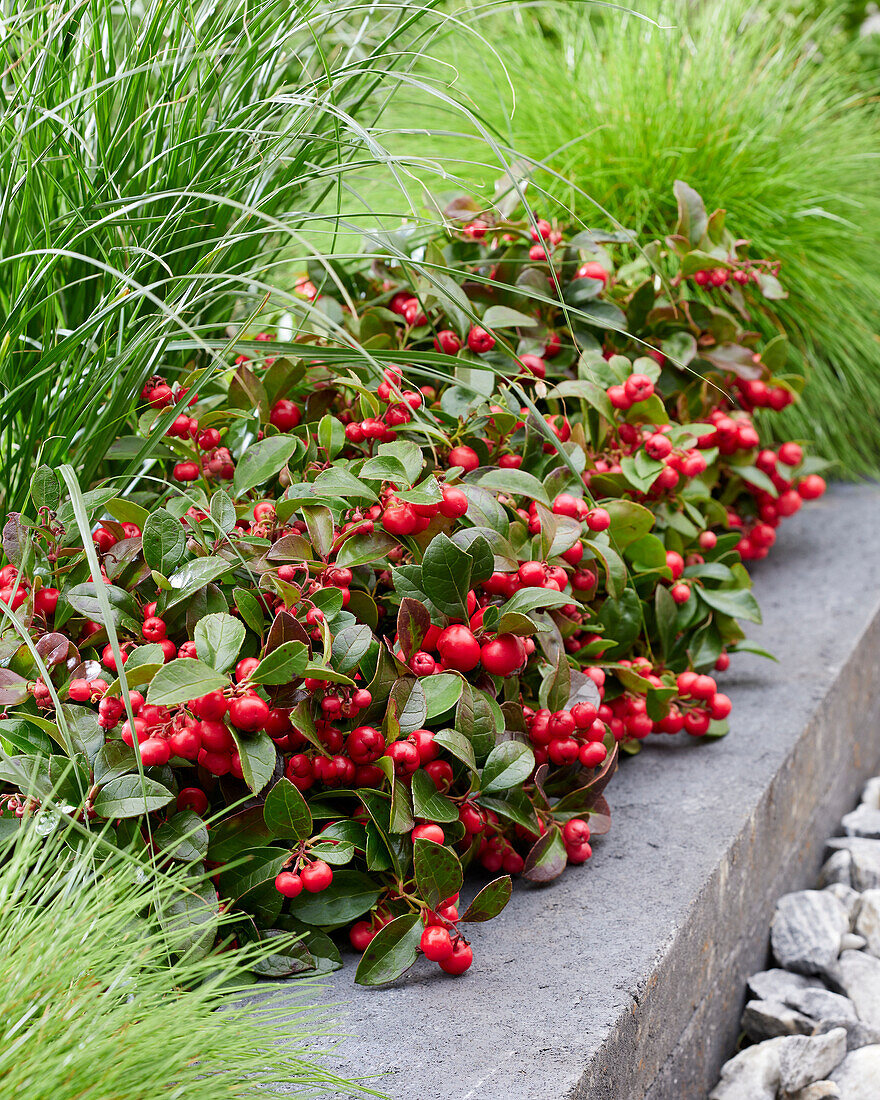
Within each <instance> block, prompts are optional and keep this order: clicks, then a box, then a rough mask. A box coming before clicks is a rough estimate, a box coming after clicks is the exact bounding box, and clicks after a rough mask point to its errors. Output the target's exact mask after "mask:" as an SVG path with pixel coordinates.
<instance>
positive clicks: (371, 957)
mask: <svg viewBox="0 0 880 1100" xmlns="http://www.w3.org/2000/svg"><path fill="white" fill-rule="evenodd" d="M423 927H424V926H423V924H422V920H421V917H420V916H419V914H418V913H404V915H403V916H401V917H395V918H394V920H392V921H389V922H388V924H386V925H385V926H384V927H383V928H381V929H380V930H379V932H378V933H377V934H376V935H375V936H374V937H373V939H372V940H371V941H370V943H369V944H368V946H367V949H366V951H364V953H363V955H362V957H361V960H360V962H359V963H358V968H357V970H356V971H355V976H354V980H355V981H356V982H357V984H358V985H382V984H383V983H384V982H393V981H394V980H395V978H399V977H400V976H401V975H402V974H405V973H406V971H407V970H409V968H410V967H411V966H412V965H413V963H414V962H415V961H416V959H417V958H418V954H419V952H418V947H419V941H420V940H421V938H422V930H423Z"/></svg>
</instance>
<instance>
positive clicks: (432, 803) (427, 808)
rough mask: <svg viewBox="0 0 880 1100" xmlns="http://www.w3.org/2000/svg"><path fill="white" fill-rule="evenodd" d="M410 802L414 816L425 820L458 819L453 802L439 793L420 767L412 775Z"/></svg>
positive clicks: (442, 821)
mask: <svg viewBox="0 0 880 1100" xmlns="http://www.w3.org/2000/svg"><path fill="white" fill-rule="evenodd" d="M412 803H413V813H414V814H415V816H416V817H420V818H423V819H424V820H425V821H436V822H440V823H446V822H450V821H458V809H457V807H456V805H455V803H454V802H453V801H452V800H451V799H449V798H447V797H446V796H445V795H442V794H440V792H439V791H438V790H437V788H436V787H435V786H434V781H433V780H432V779H431V777H430V776H429V775H428V773H427V772H426V771H424V769H422V768H419V770H418V771H417V772H416V773H415V774H414V775H413V777H412Z"/></svg>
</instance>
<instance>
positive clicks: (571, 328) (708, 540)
mask: <svg viewBox="0 0 880 1100" xmlns="http://www.w3.org/2000/svg"><path fill="white" fill-rule="evenodd" d="M677 192H678V199H679V222H678V225H677V226H676V227H675V230H674V232H673V234H672V235H670V236H669V237H668V238H667V239H666V241H664V242H656V243H654V244H652V245H650V246H648V247H647V248H645V249H644V250H639V249H636V248H635V247H634V246H633V243H632V242H631V241H629V240H628V238H627V237H626V235H625V234H619V235H617V236H608V235H605V236H601V235H598V234H595V233H591V232H578V233H574V234H571V233H569V232H568V231H567V230H566V229H565V227H563V226H559V225H555V224H551V223H549V222H545V221H535V220H534V219H531V218H528V219H527V218H524V217H522V215H521V214H517V210H516V206H515V196H514V199H513V200H511V201H508V199H506V198H501V199H499V201H498V203H497V205H496V206H495V207H494V208H493V209H492V210H491V211H486V210H478V209H475V208H474V207H473V204H472V203H470V202H469V201H468V200H461V201H457V202H455V203H453V204H452V205H451V206H450V207H449V208H448V209H447V211H446V214H447V218H448V220H449V224H450V225H451V226H452V228H451V229H450V230H449V231H448V232H446V233H443V234H440V233H438V232H437V231H436V230H432V231H430V232H428V231H412V232H408V233H406V234H401V235H399V236H398V237H396V238H395V245H394V249H393V250H388V252H387V253H386V254H384V255H383V256H382V257H381V258H379V257H378V255H376V256H374V257H373V258H372V259H371V258H370V257H369V256H366V257H365V259H364V261H363V263H360V264H353V265H351V266H349V267H347V268H339V269H336V270H334V272H333V278H332V280H330V281H328V280H327V273H326V271H322V270H319V269H317V268H316V270H315V271H313V272H309V275H308V276H303V278H302V279H301V280H300V282H299V284H298V287H299V293H300V295H301V298H302V302H303V309H304V313H307V314H308V316H309V318H310V326H309V329H308V332H306V330H305V328H303V331H302V332H301V333H300V334H299V335H298V336H297V337H296V338H293V339H288V340H287V341H286V342H282V341H280V340H273V339H272V337H271V336H269V335H267V334H260V335H259V336H257V337H256V338H254V339H248V340H242V341H240V342H239V344H238V345H237V346H236V349H235V352H234V353H233V356H234V362H231V363H228V365H227V366H226V367H225V368H224V369H223V370H219V371H218V370H217V369H216V367H215V366H213V365H212V364H211V362H210V361H207V360H206V361H204V362H202V361H200V359H199V357H198V356H196V357H195V358H190V359H186V357H185V354H183V353H182V354H180V356H179V358H180V363H179V364H178V365H177V366H176V367H174V366H172V365H171V364H169V366H168V368H167V370H165V371H164V372H163V373H162V374H161V375H156V376H154V377H152V378H150V379H149V381H148V382H147V383H146V385H145V387H144V389H143V394H142V403H141V405H140V406H139V407H138V408H137V409H136V410H133V411H132V414H131V417H130V421H129V423H128V424H126V425H125V426H124V428H123V430H122V432H121V433H120V436H119V439H118V441H117V443H116V444H115V445H114V447H113V448H112V450H111V452H110V454H109V455H108V456H107V460H106V463H105V470H104V473H105V475H106V477H105V479H104V480H103V481H101V482H99V483H96V484H94V485H92V486H89V487H87V489H85V491H81V490H80V488H79V487H78V485H77V482H76V479H75V477H74V474H73V471H72V469H70V468H67V467H63V468H62V469H61V470H60V471H57V472H56V471H55V470H53V469H49V468H48V467H41V468H40V469H39V470H37V472H36V474H35V476H34V479H33V484H32V506H31V507H30V508H29V510H28V512H27V513H26V514H13V515H11V516H9V517H8V519H7V522H6V525H5V528H4V531H3V548H4V551H5V555H6V559H7V562H8V564H6V565H5V566H4V567H3V569H2V571H0V585H2V589H0V600H2V604H3V609H4V611H5V613H6V614H5V620H4V624H3V629H2V635H0V656H2V668H0V703H2V705H3V707H4V708H5V710H4V714H3V718H2V720H0V746H2V760H0V778H2V780H3V781H4V782H5V783H6V784H7V785H8V786H7V792H8V793H7V795H5V796H3V797H4V804H5V810H4V817H5V818H6V819H8V820H13V821H14V820H28V817H29V814H30V813H31V811H32V810H33V809H34V808H35V807H36V806H38V805H39V804H40V803H41V802H44V801H47V800H49V799H50V798H53V799H55V801H56V802H58V803H59V804H60V806H61V808H62V811H63V812H64V813H66V814H69V815H72V816H74V817H78V818H80V819H81V820H83V821H92V820H94V821H96V822H97V823H99V824H103V823H104V822H107V821H109V822H111V823H113V824H114V825H115V828H116V832H117V837H118V840H119V842H120V843H121V844H123V845H135V846H143V845H147V846H149V848H150V849H151V851H152V852H153V853H154V855H155V858H156V859H158V860H159V861H160V863H161V862H165V861H178V862H183V863H190V862H191V861H193V860H196V861H200V860H204V861H205V862H206V866H207V868H208V869H209V870H210V871H211V872H212V874H213V879H212V881H213V883H214V886H215V887H216V891H215V890H214V889H207V890H205V889H203V888H200V890H199V893H198V899H199V904H198V905H194V906H193V907H192V911H191V913H190V915H191V917H192V920H193V922H194V923H195V924H198V925H202V924H203V923H204V921H205V919H206V911H207V912H208V913H210V911H213V910H216V909H217V908H218V907H219V906H221V905H222V906H223V908H224V911H225V910H230V909H231V910H232V911H234V912H235V913H237V914H239V915H240V920H239V921H238V923H237V924H236V926H235V927H236V929H237V934H238V936H239V937H240V938H241V939H248V940H250V941H252V940H253V938H254V936H257V937H266V936H270V937H271V936H274V935H277V934H278V933H279V931H286V932H291V931H294V932H299V933H301V934H302V936H303V939H302V940H301V942H300V944H299V946H298V949H297V950H295V951H291V952H289V953H288V954H287V955H285V956H284V959H283V960H282V961H281V962H280V963H279V967H280V969H281V970H282V971H284V972H286V973H314V972H315V971H316V970H317V971H322V970H327V969H330V968H333V967H336V966H338V965H339V961H340V954H339V943H340V938H341V937H343V936H347V938H348V940H349V941H350V943H351V944H352V945H353V946H354V947H355V948H356V949H357V950H358V951H360V952H362V957H361V961H360V964H359V966H358V968H357V974H356V980H357V981H358V982H360V983H363V984H367V985H372V984H379V983H382V982H387V981H390V980H393V979H395V978H397V977H399V976H400V975H401V974H403V973H404V972H405V971H406V970H407V969H408V968H409V967H410V966H411V965H412V964H413V963H414V962H415V961H416V960H417V958H418V957H419V954H420V953H422V954H424V955H425V956H427V957H428V958H429V959H430V960H432V961H434V962H437V963H438V964H439V965H440V967H442V968H443V969H444V970H445V971H447V972H449V973H451V974H459V973H462V972H463V971H465V970H467V969H468V967H469V966H470V964H471V961H472V952H471V948H470V946H469V944H468V928H469V927H470V925H471V924H472V923H474V922H482V921H486V920H489V919H490V918H491V917H493V916H495V915H496V914H497V913H498V912H499V911H500V910H501V909H502V908H503V906H504V905H505V904H506V902H507V901H508V899H509V897H510V893H511V876H515V875H520V876H522V877H523V878H525V879H527V880H529V881H531V882H533V883H546V882H549V881H550V880H551V879H553V878H555V877H556V876H557V875H559V874H560V873H561V872H562V871H563V870H564V868H565V867H566V865H567V864H569V863H575V864H578V863H583V862H585V861H586V860H587V859H588V858H589V856H590V854H591V847H590V838H591V836H593V835H596V834H601V833H604V832H606V831H607V830H608V828H609V827H610V811H609V806H608V803H607V801H606V797H605V792H606V787H607V785H608V783H609V781H610V780H611V778H612V776H613V773H614V770H615V767H616V765H617V762H618V756H619V753H620V752H624V753H628V754H634V753H636V752H637V751H638V749H639V748H640V746H641V743H642V741H643V740H644V739H645V738H646V737H648V736H650V735H660V736H669V735H677V734H681V735H682V736H685V737H687V736H690V737H693V738H694V739H711V738H715V737H719V736H721V735H723V734H724V733H726V732H727V728H728V727H727V716H728V713H729V711H730V700H729V699H728V698H727V697H726V696H725V695H724V694H722V693H721V692H719V691H718V687H717V684H716V680H715V678H714V676H713V673H714V672H716V671H723V670H724V669H725V668H726V667H727V665H728V663H729V660H730V655H731V654H732V653H735V652H736V651H738V650H742V649H746V648H753V647H751V646H750V645H749V643H747V642H746V641H744V635H743V632H742V630H741V628H740V625H739V622H740V620H745V621H748V622H757V621H759V618H760V615H759V609H758V606H757V604H756V601H755V599H754V597H753V595H752V593H751V591H750V579H749V575H748V573H747V571H746V568H745V566H744V564H743V562H744V561H748V560H751V559H755V558H761V557H764V556H765V555H766V553H767V552H768V550H769V548H770V547H771V546H772V544H773V542H774V540H775V537H776V528H777V527H778V525H779V523H780V521H781V520H782V519H783V518H784V517H786V516H789V515H791V514H793V513H794V512H796V511H797V510H798V508H799V507H800V506H801V502H802V500H804V499H811V498H814V497H817V496H819V495H821V493H822V491H823V490H824V481H823V480H822V478H821V476H819V473H818V472H817V471H818V469H819V468H820V465H819V464H818V463H816V462H814V461H811V460H810V459H809V458H805V457H804V453H803V449H802V447H801V446H800V445H799V444H798V443H795V442H786V443H784V444H782V445H781V446H778V447H771V446H770V445H769V444H767V443H766V442H762V434H763V435H766V432H765V429H764V427H763V425H764V422H765V421H768V422H770V426H772V413H773V411H774V410H779V409H782V408H784V407H785V406H786V405H788V404H789V403H790V402H791V401H792V400H794V399H795V397H796V395H797V393H798V392H799V390H800V387H801V384H802V380H801V379H799V378H796V377H793V376H792V375H789V374H786V373H785V369H786V361H787V343H786V338H785V336H784V334H782V333H781V332H780V334H779V335H778V336H776V337H775V338H774V339H773V340H771V341H770V342H762V341H761V340H760V339H759V337H758V336H757V334H756V333H755V332H754V331H753V328H754V319H755V318H756V316H757V315H758V314H759V313H761V314H763V315H764V316H765V317H766V316H771V317H772V307H773V302H774V300H776V299H778V298H779V297H780V296H783V295H784V293H785V292H784V289H783V286H784V272H779V271H778V270H777V265H775V264H774V263H773V262H772V258H771V259H767V258H763V257H760V258H757V257H756V258H750V257H749V252H748V244H747V242H744V241H741V240H737V239H735V237H734V236H733V234H731V233H730V232H729V231H728V230H727V229H726V227H725V225H724V216H723V213H722V212H716V213H714V214H712V215H711V216H709V215H708V214H707V212H706V210H705V209H704V207H703V204H702V202H701V201H700V199H699V197H698V196H697V195H696V194H695V193H694V192H693V191H691V190H690V189H689V188H688V187H686V186H685V185H683V184H679V185H678V187H677ZM411 261H417V263H415V262H411ZM322 280H323V282H322ZM325 283H326V285H325ZM222 346H223V345H220V344H218V347H222ZM233 356H230V357H229V358H233ZM132 470H134V471H135V474H136V476H135V477H134V478H132V476H131V472H132ZM122 485H125V486H127V487H128V488H127V490H125V491H122V490H121V489H120V486H122ZM71 763H72V768H71V766H70V765H71ZM634 766H637V765H634ZM469 865H478V866H479V867H481V868H482V869H483V870H484V872H487V873H488V874H489V875H490V876H495V877H490V880H489V881H488V883H487V884H486V885H484V886H483V888H482V889H481V890H480V891H479V893H478V894H477V895H476V897H475V899H474V900H473V901H472V902H471V904H470V905H469V906H468V907H467V908H466V909H464V908H463V907H459V905H458V893H459V889H460V887H461V885H462V876H463V873H464V871H465V870H466V869H467V868H468V866H469Z"/></svg>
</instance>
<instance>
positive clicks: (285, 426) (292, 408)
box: [269, 398, 302, 432]
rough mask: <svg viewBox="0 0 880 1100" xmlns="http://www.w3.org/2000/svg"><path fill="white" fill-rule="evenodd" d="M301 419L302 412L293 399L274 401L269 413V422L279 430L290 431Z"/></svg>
mask: <svg viewBox="0 0 880 1100" xmlns="http://www.w3.org/2000/svg"><path fill="white" fill-rule="evenodd" d="M301 420H302V413H301V412H300V410H299V408H298V406H297V405H295V404H294V403H293V401H286V400H284V399H283V398H282V400H281V401H276V402H275V404H274V405H273V406H272V412H271V414H270V415H269V423H270V424H274V425H275V427H276V428H277V429H278V430H279V431H280V432H290V431H293V429H294V428H295V427H296V426H297V425H298V424H299V422H300V421H301Z"/></svg>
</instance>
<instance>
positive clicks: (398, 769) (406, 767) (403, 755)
mask: <svg viewBox="0 0 880 1100" xmlns="http://www.w3.org/2000/svg"><path fill="white" fill-rule="evenodd" d="M385 756H387V757H389V759H390V760H392V761H393V762H394V773H395V775H399V776H408V775H412V774H413V772H415V771H417V770H418V767H419V750H418V749H417V748H416V746H415V745H414V744H413V743H412V741H393V742H392V743H391V744H390V745H389V746H388V748H387V749H386V750H385Z"/></svg>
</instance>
